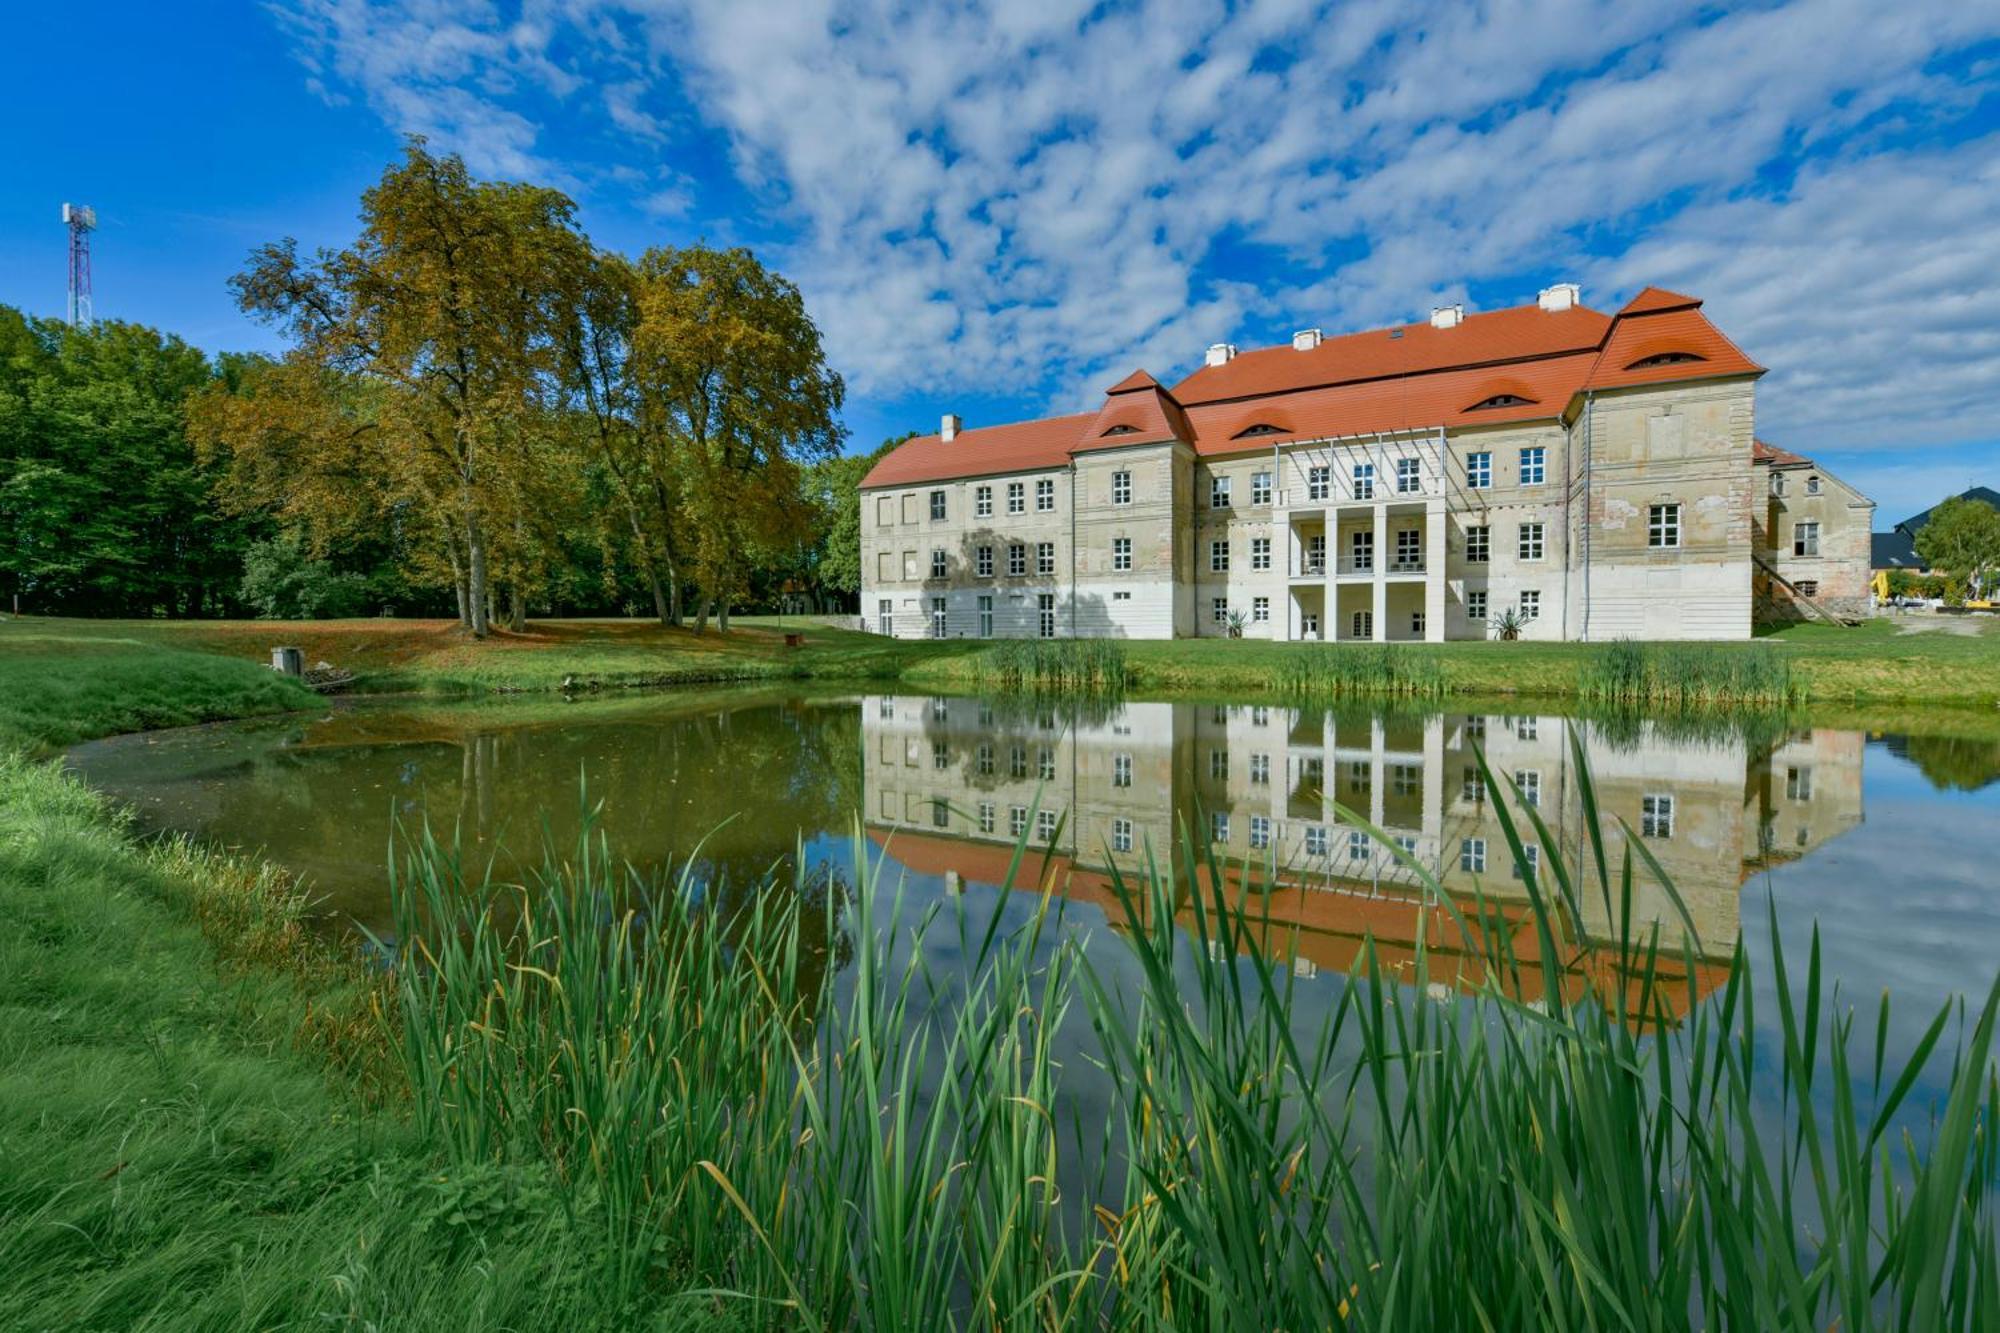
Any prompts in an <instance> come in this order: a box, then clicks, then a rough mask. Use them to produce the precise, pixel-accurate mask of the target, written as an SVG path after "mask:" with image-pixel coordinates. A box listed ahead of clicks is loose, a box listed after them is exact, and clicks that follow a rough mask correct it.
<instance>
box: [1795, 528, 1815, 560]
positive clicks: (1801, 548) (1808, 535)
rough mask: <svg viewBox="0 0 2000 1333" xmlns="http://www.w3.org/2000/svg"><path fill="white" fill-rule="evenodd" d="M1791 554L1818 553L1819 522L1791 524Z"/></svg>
mask: <svg viewBox="0 0 2000 1333" xmlns="http://www.w3.org/2000/svg"><path fill="white" fill-rule="evenodd" d="M1792 554H1793V555H1818V554H1819V524H1817V523H1794V524H1792Z"/></svg>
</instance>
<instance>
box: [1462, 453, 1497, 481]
mask: <svg viewBox="0 0 2000 1333" xmlns="http://www.w3.org/2000/svg"><path fill="white" fill-rule="evenodd" d="M1465 485H1466V488H1467V489H1468V490H1474V491H1483V490H1486V489H1487V488H1488V487H1490V486H1492V485H1493V451H1492V450H1490V449H1481V450H1479V451H1478V452H1477V453H1470V454H1467V455H1466V456H1465Z"/></svg>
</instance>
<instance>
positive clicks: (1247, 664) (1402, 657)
mask: <svg viewBox="0 0 2000 1333" xmlns="http://www.w3.org/2000/svg"><path fill="white" fill-rule="evenodd" d="M1966 628H1969V629H1972V630H1974V631H1975V632H1972V633H1947V632H1941V631H1935V630H1933V631H1926V632H1917V631H1912V630H1908V629H1905V628H1902V627H1900V626H1898V625H1897V624H1895V623H1892V622H1890V621H1887V620H1877V621H1870V622H1868V623H1866V624H1864V625H1862V626H1860V627H1857V628H1854V629H1834V628H1831V627H1828V626H1822V625H1800V626H1795V627H1792V628H1790V629H1788V630H1785V631H1783V632H1782V633H1779V634H1774V635H1770V636H1767V637H1764V638H1760V639H1758V640H1756V641H1754V642H1749V643H1725V644H1647V645H1637V646H1635V645H1619V644H1571V643H1501V642H1484V643H1448V644H1389V645H1369V644H1352V645H1306V644H1286V643H1269V642H1264V641H1258V640H1228V639H1183V640H1175V641H1167V642H1158V641H1131V642H1125V643H1121V644H1119V645H1118V647H1119V648H1120V650H1121V654H1120V655H1121V656H1122V663H1123V672H1124V676H1125V685H1126V688H1128V689H1132V690H1136V691H1144V692H1157V693H1182V694H1206V695H1209V696H1215V695H1218V694H1234V695H1240V696H1244V697H1250V696H1253V695H1254V696H1262V697H1271V698H1280V697H1286V696H1293V697H1297V696H1301V695H1303V696H1306V697H1334V696H1340V695H1355V696H1362V697H1382V696H1401V697H1415V698H1443V697H1447V696H1453V695H1481V696H1489V697H1490V696H1498V695H1519V696H1524V697H1529V698H1536V699H1548V700H1552V701H1565V700H1575V701H1582V702H1588V701H1593V700H1597V701H1604V702H1620V703H1632V702H1640V703H1647V704H1663V705H1669V706H1673V705H1678V704H1684V703H1703V702H1707V703H1720V704H1727V705H1729V706H1736V705H1741V704H1755V705H1759V706H1770V705H1776V704H1798V703H1801V702H1804V703H1810V704H1813V705H1841V706H1847V707H1882V706H1897V707H1904V706H1914V707H1939V708H1957V709H1967V710H1988V711H1990V710H1992V709H1994V708H1996V707H2000V620H1996V621H1994V622H1991V623H1987V622H1976V623H1968V625H1967V626H1966ZM787 631H795V632H798V633H801V634H803V636H804V644H803V646H800V647H796V648H791V647H787V646H786V644H785V641H784V635H785V633H786V632H787ZM36 641H40V643H41V644H42V646H41V648H39V649H36V648H34V647H33V645H34V644H35V642H36ZM105 641H108V642H111V643H114V644H119V645H122V646H123V648H124V649H125V650H128V651H129V650H130V649H131V648H133V647H135V646H146V647H158V648H172V649H177V650H180V651H183V652H187V653H191V654H197V655H213V656H219V657H229V658H236V659H240V660H243V661H246V662H263V661H266V660H268V654H269V651H270V648H271V647H272V646H273V645H274V644H279V643H289V644H295V645H298V646H300V647H302V648H303V649H304V651H305V655H306V660H307V661H308V662H309V663H310V662H314V661H319V660H325V661H328V662H331V663H333V664H335V665H336V666H341V667H346V668H348V669H350V670H353V671H355V672H356V673H357V674H358V675H359V677H360V687H361V688H363V689H367V690H400V691H418V692H426V693H436V694H461V695H463V694H484V693H506V692H516V691H556V690H560V689H563V688H564V687H565V686H566V685H567V687H568V688H570V689H572V690H585V691H587V690H592V689H619V688H628V687H637V686H663V685H685V684H693V683H700V682H725V681H755V680H771V681H777V680H824V681H843V682H853V683H861V682H880V681H901V682H904V683H907V684H910V685H912V686H915V687H918V688H938V689H951V688H958V689H978V688H991V687H995V686H997V685H998V684H1000V683H1001V678H1002V677H1008V676H1023V675H1025V676H1033V675H1034V674H1036V671H1037V670H1038V669H1039V668H1038V667H1037V666H1036V665H1035V664H1034V663H1025V664H1024V663H1015V664H1013V665H1012V666H1009V665H1008V664H1007V663H1005V662H1002V661H1001V660H1000V658H1001V656H1003V655H1004V654H1005V653H1006V652H1008V651H1010V650H1008V649H1007V648H1006V646H1005V645H1000V646H996V645H993V644H990V643H983V642H980V641H978V640H967V639H953V640H944V641H930V640H917V641H898V640H889V639H884V638H882V637H880V636H877V635H872V634H863V633H859V632H857V631H854V630H847V629H837V628H832V627H829V626H827V625H824V624H821V623H819V622H816V621H812V620H807V619H796V620H787V619H784V618H777V617H773V618H758V619H751V620H739V621H738V622H736V624H735V625H734V626H733V627H732V629H731V631H730V633H729V634H728V635H723V634H720V633H719V632H717V631H715V630H714V628H713V627H711V628H710V630H709V631H708V632H707V633H705V634H700V635H697V634H695V633H694V632H693V631H692V630H690V629H680V630H669V629H662V628H660V627H659V626H657V625H651V624H647V623H642V622H627V621H606V622H549V623H536V624H533V625H531V626H530V629H529V632H528V633H525V634H520V635H513V634H497V635H495V636H494V637H493V638H492V639H491V640H490V641H488V642H485V643H477V642H474V641H472V640H471V639H470V638H468V637H467V636H466V635H465V634H464V633H463V632H462V631H460V630H459V629H458V628H457V627H456V626H455V625H453V624H452V623H450V622H446V621H394V620H352V621H320V622H309V623H284V622H257V621H250V622H146V621H110V622H90V621H36V620H32V619H31V620H23V621H15V622H8V623H0V669H5V664H6V663H7V662H8V660H9V659H10V658H15V657H20V656H24V655H26V653H31V652H39V653H40V654H41V655H42V658H43V664H42V669H47V667H48V666H49V665H50V662H51V658H52V656H54V655H58V652H59V649H58V645H63V644H73V645H75V649H74V653H75V655H77V656H79V657H82V656H84V655H86V654H89V653H92V652H93V651H97V652H106V653H108V652H110V651H111V650H109V649H93V648H92V645H93V644H96V643H100V642H105ZM17 644H19V645H23V646H24V649H17V648H16V646H15V645H17ZM24 650H25V651H24ZM1014 651H1022V650H1014ZM1028 651H1032V650H1028ZM1068 651H1074V652H1079V653H1084V654H1085V655H1087V654H1088V653H1090V652H1099V653H1100V655H1101V650H1099V649H1097V648H1093V647H1091V646H1090V645H1078V646H1077V647H1076V649H1074V650H1068ZM103 665H105V661H104V659H100V658H95V657H93V658H90V659H89V660H88V661H86V662H85V663H84V666H83V670H84V671H86V672H95V671H97V670H98V669H99V668H100V667H102V666H103ZM1056 665H1058V666H1060V667H1061V670H1060V671H1058V673H1057V674H1063V673H1064V672H1068V673H1070V674H1075V673H1077V672H1081V673H1083V674H1086V675H1091V676H1100V675H1102V673H1103V670H1104V663H1102V662H1100V661H1098V660H1097V659H1095V658H1092V659H1091V661H1089V662H1085V661H1084V660H1083V659H1082V657H1078V658H1077V660H1075V661H1073V662H1068V663H1066V664H1056Z"/></svg>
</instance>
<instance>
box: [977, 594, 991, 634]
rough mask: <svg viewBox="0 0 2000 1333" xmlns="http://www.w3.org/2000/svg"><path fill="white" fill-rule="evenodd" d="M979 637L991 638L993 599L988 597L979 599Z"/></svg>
mask: <svg viewBox="0 0 2000 1333" xmlns="http://www.w3.org/2000/svg"><path fill="white" fill-rule="evenodd" d="M979 637H980V638H982V639H990V638H992V637H993V599H992V597H990V596H988V597H981V598H980V599H979Z"/></svg>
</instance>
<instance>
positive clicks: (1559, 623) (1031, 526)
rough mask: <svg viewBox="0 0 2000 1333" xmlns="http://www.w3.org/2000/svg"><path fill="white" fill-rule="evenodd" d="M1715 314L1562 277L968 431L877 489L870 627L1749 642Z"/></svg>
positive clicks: (1735, 476)
mask: <svg viewBox="0 0 2000 1333" xmlns="http://www.w3.org/2000/svg"><path fill="white" fill-rule="evenodd" d="M1701 304H1702V303H1701V301H1700V300H1699V299H1698V298H1696V297H1692V296H1682V295H1678V294H1676V293H1673V292H1668V291H1663V290H1661V289H1659V288H1657V287H1648V288H1646V289H1645V290H1644V291H1642V292H1640V293H1639V295H1638V296H1636V297H1635V298H1633V299H1632V300H1631V301H1630V302H1628V303H1627V304H1626V305H1625V306H1624V307H1623V308H1621V309H1620V310H1618V311H1617V312H1616V313H1614V314H1609V315H1607V314H1604V313H1601V312H1599V311H1596V310H1592V309H1590V308H1589V307H1587V306H1585V305H1584V304H1583V303H1582V300H1581V294H1580V291H1579V289H1578V288H1577V287H1576V286H1575V285H1574V284H1568V283H1564V284H1559V285H1557V286H1554V287H1550V288H1548V289H1547V290H1545V291H1543V292H1542V293H1541V294H1540V296H1539V298H1538V299H1537V300H1536V302H1535V303H1534V304H1532V305H1525V306H1519V307H1515V308H1512V309H1506V310H1497V311H1493V312H1490V313H1486V314H1474V315H1467V314H1464V313H1463V311H1462V309H1461V308H1460V307H1458V306H1448V307H1443V308H1440V309H1437V310H1434V311H1433V312H1432V314H1431V317H1430V319H1429V320H1428V321H1426V322H1423V323H1418V324H1409V325H1404V326H1401V327H1398V328H1391V329H1378V330H1374V331H1372V332H1367V333H1355V334H1347V335H1344V336H1340V337H1325V336H1322V334H1321V332H1320V331H1319V330H1318V329H1307V330H1304V331H1302V332H1299V333H1297V334H1294V335H1293V337H1292V341H1291V343H1290V344H1289V345H1287V346H1279V347H1271V348H1263V349H1259V350H1254V351H1249V352H1241V353H1239V352H1238V351H1237V349H1236V348H1235V347H1234V346H1233V345H1230V344H1226V343H1222V344H1217V345H1215V346H1213V347H1210V348H1209V349H1208V353H1207V356H1206V358H1205V360H1204V364H1203V365H1202V366H1201V367H1200V368H1199V369H1197V370H1196V371H1195V372H1194V373H1193V374H1191V375H1189V376H1187V377H1186V378H1185V379H1183V380H1181V382H1180V383H1178V384H1176V385H1174V386H1173V387H1172V388H1168V387H1167V386H1165V385H1163V384H1161V383H1159V382H1158V381H1157V380H1155V379H1154V378H1153V377H1152V376H1151V375H1149V374H1147V373H1146V372H1145V371H1143V370H1135V371H1134V372H1133V373H1132V374H1130V375H1128V376H1127V377H1125V378H1124V379H1123V380H1121V381H1119V382H1118V383H1117V384H1115V385H1113V386H1111V388H1110V389H1109V390H1107V391H1106V393H1105V399H1104V403H1103V405H1102V406H1101V407H1099V408H1098V409H1097V410H1096V411H1094V412H1083V413H1079V414H1076V415H1073V416H1061V417H1051V418H1047V419H1044V420H1040V421H1025V422H1019V423H1016V424H1013V425H1006V426H990V427H985V428H975V429H967V428H965V427H964V426H963V425H962V424H961V423H960V421H959V419H958V418H957V417H955V416H947V417H945V418H944V421H943V425H942V428H941V429H940V430H939V431H938V433H937V434H935V435H926V436H920V437H917V438H914V439H911V440H908V441H906V442H905V443H903V444H902V445H900V446H898V447H897V448H896V449H895V450H893V451H892V452H891V453H889V454H888V455H887V456H886V457H884V458H883V459H882V461H881V462H880V463H878V464H877V465H876V466H875V467H874V469H873V470H871V471H870V472H869V474H868V476H867V477H866V478H865V479H864V480H863V481H862V483H861V546H862V552H861V554H862V615H863V619H864V621H865V622H866V624H867V627H868V628H870V629H873V630H877V631H879V632H881V633H884V634H893V635H897V636H900V637H906V638H908V637H922V636H932V637H939V638H958V637H975V636H976V637H981V638H993V637H1026V636H1041V637H1047V638H1055V637H1069V636H1078V637H1093V636H1111V637H1123V638H1179V637H1192V636H1197V635H1205V636H1227V635H1232V634H1234V635H1242V636H1244V637H1253V638H1270V639H1295V640H1350V639H1352V640H1432V641H1435V640H1442V639H1466V638H1475V639H1476V638H1486V637H1490V636H1492V635H1494V634H1496V633H1500V632H1502V630H1503V629H1504V630H1506V631H1508V632H1515V631H1517V632H1518V633H1519V635H1520V637H1522V638H1527V639H1596V640H1602V639H1614V638H1653V639H1666V638H1674V639H1740V638H1747V637H1748V636H1749V634H1750V627H1751V620H1752V614H1753V570H1754V569H1755V568H1757V567H1758V564H1759V559H1760V556H1762V555H1763V552H1762V551H1760V550H1759V543H1760V538H1762V537H1763V533H1762V530H1761V526H1760V524H1759V522H1758V520H1760V519H1763V518H1764V517H1765V515H1764V513H1763V512H1762V510H1761V509H1760V508H1759V507H1760V506H1762V505H1764V504H1765V503H1766V501H1767V499H1768V497H1769V495H1770V481H1769V475H1768V474H1769V466H1768V463H1765V464H1760V463H1759V461H1758V459H1757V458H1756V456H1755V452H1754V449H1753V440H1754V438H1755V418H1756V383H1757V380H1758V377H1759V376H1761V375H1762V374H1763V373H1764V372H1763V368H1762V367H1761V366H1759V365H1758V364H1757V363H1756V362H1754V361H1752V360H1751V359H1750V358H1749V357H1748V356H1747V355H1745V354H1744V353H1743V351H1742V350H1740V349H1739V348H1738V347H1737V346H1736V345H1735V344H1734V343H1732V342H1731V341H1730V340H1729V339H1728V338H1727V337H1726V336H1724V334H1723V333H1722V332H1721V331H1720V330H1719V329H1717V328H1716V327H1715V325H1714V324H1712V323H1710V322H1709V320H1708V319H1707V317H1706V316H1704V315H1703V314H1702V312H1701ZM1862 531H1863V532H1865V531H1866V527H1865V526H1864V527H1863V528H1862ZM1765 540H1768V539H1765ZM1861 558H1862V559H1863V560H1864V561H1865V559H1866V556H1865V553H1864V554H1863V555H1862V557H1861ZM1828 577H1829V578H1830V577H1832V576H1831V575H1829V576H1828ZM1861 578H1862V579H1863V580H1864V581H1865V579H1866V570H1865V568H1863V570H1862V571H1861Z"/></svg>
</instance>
